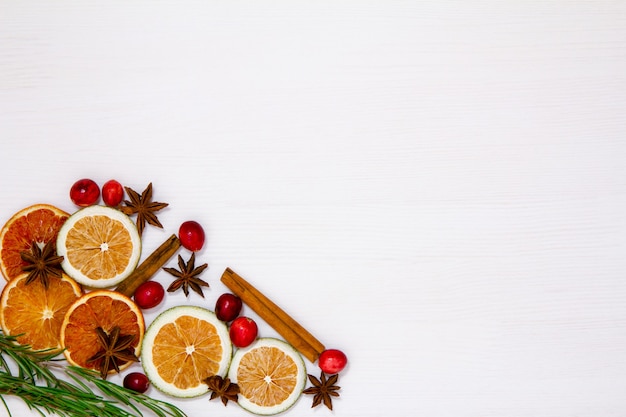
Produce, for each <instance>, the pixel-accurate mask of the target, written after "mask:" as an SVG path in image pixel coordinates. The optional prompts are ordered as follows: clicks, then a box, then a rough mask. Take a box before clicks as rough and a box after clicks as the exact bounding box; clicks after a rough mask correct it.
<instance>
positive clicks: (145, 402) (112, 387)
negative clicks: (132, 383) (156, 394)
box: [66, 366, 186, 417]
mask: <svg viewBox="0 0 626 417" xmlns="http://www.w3.org/2000/svg"><path fill="white" fill-rule="evenodd" d="M66 373H67V374H68V375H69V376H71V377H72V378H73V379H74V380H75V381H76V382H77V383H79V384H81V385H83V384H82V383H81V381H80V379H84V380H85V381H87V382H89V383H92V384H93V385H95V386H96V387H97V388H98V389H99V390H100V391H101V392H102V393H103V394H104V395H105V396H106V397H108V398H113V399H115V400H117V401H119V402H120V403H122V404H125V405H127V406H129V407H131V408H132V409H133V410H135V411H136V412H137V413H138V414H139V415H142V414H141V412H140V411H139V409H138V408H137V407H138V406H141V407H144V408H146V409H148V410H150V411H152V412H153V413H154V414H155V415H156V416H158V417H168V416H169V417H186V415H185V413H183V412H182V411H181V410H180V409H179V408H178V407H176V406H174V405H172V404H170V403H168V402H165V401H160V400H156V399H154V398H151V397H149V396H147V395H144V394H140V393H137V392H135V391H132V390H129V389H127V388H124V387H122V386H119V385H117V384H115V383H113V382H110V381H107V380H104V379H101V378H100V377H99V374H98V373H97V372H95V371H92V370H90V369H85V368H80V367H78V366H68V367H67V369H66ZM79 378H80V379H79Z"/></svg>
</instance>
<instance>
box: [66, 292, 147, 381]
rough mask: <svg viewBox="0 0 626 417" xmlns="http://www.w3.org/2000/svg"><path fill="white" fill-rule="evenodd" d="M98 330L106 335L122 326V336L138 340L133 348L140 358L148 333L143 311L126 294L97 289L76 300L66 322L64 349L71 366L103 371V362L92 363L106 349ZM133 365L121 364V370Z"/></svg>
mask: <svg viewBox="0 0 626 417" xmlns="http://www.w3.org/2000/svg"><path fill="white" fill-rule="evenodd" d="M98 327H100V328H101V329H102V330H103V331H104V332H105V333H106V334H111V332H113V329H114V328H115V327H119V329H120V330H119V335H120V337H122V336H127V335H132V336H134V337H135V340H134V341H133V342H132V344H131V347H132V348H133V349H134V353H135V355H137V356H138V355H139V352H140V351H141V342H142V340H143V335H144V331H145V322H144V318H143V314H142V313H141V310H140V309H139V307H137V305H136V304H135V303H134V302H133V301H132V300H131V299H130V298H128V297H126V296H125V295H123V294H120V293H118V292H115V291H110V290H96V291H92V292H89V293H87V294H85V295H83V296H82V297H80V298H79V299H78V300H76V301H75V302H74V303H73V304H72V305H71V306H70V308H69V309H68V310H67V313H66V314H65V317H64V319H63V325H62V326H61V346H62V347H63V348H64V349H65V350H64V351H63V353H64V354H65V358H66V359H67V361H68V362H69V363H70V364H72V365H78V366H82V367H84V368H90V369H97V370H99V369H100V367H101V365H102V360H101V359H98V360H95V361H91V360H90V359H92V358H93V357H94V356H96V354H98V353H99V352H100V351H101V350H102V346H101V345H100V341H99V338H98V330H97V328H98ZM131 364H132V362H125V363H121V364H119V365H120V366H119V369H120V370H123V369H126V368H127V367H128V366H130V365H131ZM109 373H113V371H111V372H109Z"/></svg>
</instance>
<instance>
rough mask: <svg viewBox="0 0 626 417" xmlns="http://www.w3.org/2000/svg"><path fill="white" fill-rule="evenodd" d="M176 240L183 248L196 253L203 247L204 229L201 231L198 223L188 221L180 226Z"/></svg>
mask: <svg viewBox="0 0 626 417" xmlns="http://www.w3.org/2000/svg"><path fill="white" fill-rule="evenodd" d="M178 238H179V239H180V244H181V245H183V247H185V248H187V249H189V250H190V251H192V252H197V251H199V250H200V249H202V246H203V245H204V229H202V226H200V223H198V222H195V221H193V220H188V221H186V222H184V223H183V224H181V225H180V228H179V229H178Z"/></svg>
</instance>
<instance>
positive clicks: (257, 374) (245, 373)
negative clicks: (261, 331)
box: [228, 337, 306, 415]
mask: <svg viewBox="0 0 626 417" xmlns="http://www.w3.org/2000/svg"><path fill="white" fill-rule="evenodd" d="M228 377H229V378H230V380H231V382H234V383H236V384H237V385H239V400H238V404H239V405H240V406H241V407H242V408H243V409H245V410H247V411H249V412H251V413H254V414H261V415H272V414H278V413H281V412H283V411H285V410H287V409H288V408H289V407H291V406H292V405H294V404H295V403H296V401H297V400H298V398H300V394H302V390H303V389H304V385H305V384H306V366H305V365H304V361H303V360H302V356H301V355H300V354H299V353H298V351H296V350H295V349H294V348H293V347H292V346H291V345H289V344H287V343H286V342H284V341H282V340H279V339H274V338H271V337H265V338H259V339H257V340H256V341H255V342H254V343H253V344H252V345H250V346H248V347H247V348H245V349H239V350H237V352H235V355H234V356H233V360H232V362H231V364H230V370H229V371H228Z"/></svg>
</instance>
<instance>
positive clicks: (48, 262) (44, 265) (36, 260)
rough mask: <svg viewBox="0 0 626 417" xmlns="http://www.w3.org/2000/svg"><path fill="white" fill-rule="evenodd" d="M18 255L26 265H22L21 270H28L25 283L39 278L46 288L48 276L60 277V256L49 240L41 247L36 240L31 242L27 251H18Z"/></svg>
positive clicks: (61, 260)
mask: <svg viewBox="0 0 626 417" xmlns="http://www.w3.org/2000/svg"><path fill="white" fill-rule="evenodd" d="M20 257H21V258H22V260H23V261H24V262H26V263H27V265H24V266H23V267H22V271H24V272H28V276H27V278H26V284H30V283H31V282H33V281H36V280H40V281H41V283H42V284H43V286H44V287H45V288H46V289H48V285H49V278H50V276H54V277H58V278H61V272H62V269H61V262H63V257H62V256H57V253H56V246H55V244H54V242H53V241H52V240H51V241H49V242H47V243H46V244H45V245H44V247H43V249H41V248H40V247H39V245H38V244H37V242H33V244H32V245H31V247H30V252H29V251H23V252H20Z"/></svg>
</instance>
